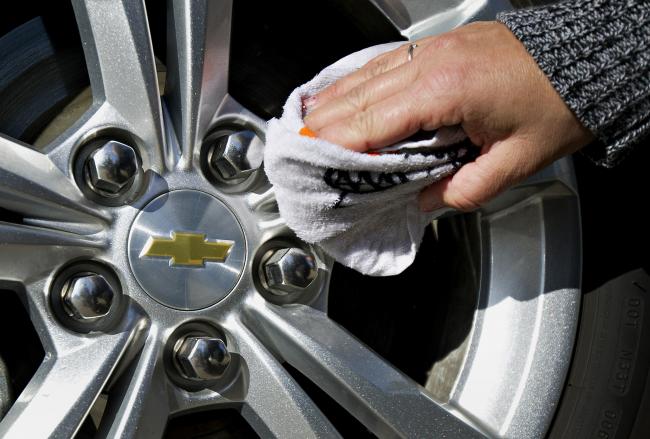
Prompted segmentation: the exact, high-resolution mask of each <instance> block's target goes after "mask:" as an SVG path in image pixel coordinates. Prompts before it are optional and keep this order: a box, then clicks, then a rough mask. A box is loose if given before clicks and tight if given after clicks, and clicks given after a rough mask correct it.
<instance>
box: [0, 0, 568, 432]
mask: <svg viewBox="0 0 650 439" xmlns="http://www.w3.org/2000/svg"><path fill="white" fill-rule="evenodd" d="M73 4H74V8H75V15H76V16H77V21H78V25H79V31H80V34H81V38H82V41H83V42H84V48H85V54H86V61H87V65H88V71H89V75H90V79H91V87H92V92H93V98H94V102H93V105H92V106H91V108H90V109H89V110H88V111H87V112H86V113H84V115H83V116H82V117H81V119H80V120H79V121H77V122H76V123H75V124H74V125H73V126H72V127H71V128H70V129H69V130H67V131H66V132H65V133H63V134H62V135H61V136H59V137H58V138H57V139H55V140H53V141H52V142H50V143H49V144H48V145H47V147H46V148H45V149H44V150H43V152H37V151H35V150H33V149H30V148H29V147H28V146H27V145H23V144H21V143H20V142H18V141H15V140H13V139H11V138H8V137H5V136H1V137H0V155H2V157H3V158H5V159H3V161H2V163H0V207H3V208H6V209H9V210H11V211H14V212H18V213H20V214H21V215H22V217H23V218H24V220H23V221H22V222H20V223H7V222H0V243H2V244H3V245H4V247H5V249H6V251H5V250H3V252H2V253H0V279H4V281H6V282H10V283H11V285H13V286H17V289H18V290H20V291H22V292H23V293H24V295H25V299H26V302H27V304H28V308H29V311H30V315H31V316H32V320H33V323H34V325H35V327H36V328H37V331H38V332H39V334H40V336H41V340H42V343H43V345H44V348H45V351H46V353H47V354H46V357H45V360H44V362H43V364H42V365H41V367H40V368H39V369H38V371H37V373H36V374H35V376H34V377H33V379H32V380H31V382H30V383H29V385H28V386H27V388H26V389H25V390H24V391H23V393H22V394H21V396H20V397H19V399H18V400H17V402H16V403H15V404H14V406H13V407H12V408H11V410H10V411H9V413H8V414H7V416H6V417H5V418H4V419H3V420H2V423H0V434H2V435H3V437H27V436H29V437H59V436H60V437H69V436H72V435H73V434H74V433H75V432H76V431H78V429H79V427H80V425H81V423H82V422H83V420H84V419H85V417H86V415H87V413H88V411H89V410H90V407H91V406H92V404H93V403H94V401H95V400H96V398H97V397H98V395H99V394H100V392H102V390H104V389H105V388H106V387H107V386H109V387H110V388H111V392H110V394H111V397H110V401H109V406H108V408H107V411H106V413H105V415H104V417H103V419H102V424H101V427H100V434H101V435H102V436H107V437H116V436H120V437H122V436H124V437H133V436H145V437H158V436H161V435H162V433H163V431H164V429H165V425H166V420H167V419H168V418H169V417H170V416H174V415H176V414H179V413H183V412H187V411H192V410H204V409H210V408H227V407H233V406H236V407H239V408H240V411H241V413H242V415H243V416H244V418H245V419H246V420H247V421H248V422H249V423H250V424H251V426H252V427H253V428H254V429H255V430H256V431H257V432H258V434H260V435H262V436H275V437H314V436H319V437H320V436H326V437H330V436H332V437H334V436H337V435H338V433H337V432H336V430H335V428H334V426H333V425H332V424H331V422H330V421H329V420H328V419H327V418H326V417H325V416H324V415H323V413H322V412H321V411H320V409H319V408H318V407H317V406H316V405H315V404H314V403H313V402H312V401H311V400H310V398H309V397H308V396H307V395H306V394H305V392H304V391H303V390H302V389H301V388H300V387H299V386H298V385H297V384H296V382H295V381H294V380H293V379H292V378H291V376H290V375H289V374H288V373H287V372H286V370H285V369H284V368H283V366H282V365H281V363H280V361H286V362H288V363H289V364H291V365H292V366H293V367H295V368H296V369H298V370H299V371H300V372H301V373H303V374H304V375H306V376H307V377H308V378H310V379H311V380H312V381H314V382H315V383H316V384H317V385H318V386H319V387H321V388H322V389H323V390H324V391H325V392H326V393H328V394H329V395H330V396H332V397H333V398H334V399H335V400H336V401H338V402H339V403H340V404H341V405H342V406H343V407H344V408H346V409H347V410H348V411H349V412H351V413H352V414H353V415H354V416H355V417H356V418H357V419H359V420H360V421H361V422H362V423H363V424H364V425H366V427H368V428H369V429H370V430H371V431H373V432H374V433H376V434H378V435H379V436H382V437H383V436H394V435H399V436H406V437H431V436H437V437H441V436H451V437H474V436H481V435H482V434H487V435H492V436H516V437H529V436H538V435H542V434H543V433H544V432H545V431H546V429H547V428H548V426H549V425H550V422H551V420H552V415H553V408H554V406H555V405H556V404H557V401H558V399H559V394H560V391H561V386H562V383H563V381H564V377H565V375H566V370H567V368H568V363H569V360H570V355H571V349H572V345H573V338H574V333H575V322H576V321H577V307H578V304H579V296H578V282H579V277H576V276H579V266H580V255H579V244H580V243H579V228H578V226H577V224H578V212H577V208H576V207H575V206H576V205H577V203H576V202H577V196H576V192H575V182H574V181H573V171H572V168H571V166H570V164H569V163H567V162H566V161H562V162H558V163H556V164H554V165H553V166H552V167H550V168H548V169H547V170H545V171H544V172H543V173H541V174H540V175H538V176H536V177H535V178H533V179H531V180H530V181H528V182H526V183H525V184H523V185H521V186H520V187H519V188H517V189H516V190H513V191H511V192H509V193H508V194H506V195H505V196H503V197H500V198H499V199H498V200H495V202H494V203H492V204H491V205H490V206H488V207H487V208H486V209H485V210H484V211H483V212H482V213H481V214H480V224H481V227H480V229H481V235H480V236H481V242H482V243H483V247H482V251H483V252H484V254H483V255H482V259H481V260H482V261H487V260H491V261H492V263H491V264H483V265H482V266H481V289H480V295H479V297H480V300H479V303H478V305H477V308H478V310H477V313H476V316H475V319H474V326H473V329H472V332H471V334H470V337H469V339H468V340H467V342H466V344H465V345H464V347H463V349H462V350H461V351H459V352H458V358H460V361H458V359H456V360H455V361H456V363H457V364H458V366H456V371H455V375H456V378H455V380H454V382H453V385H452V386H450V388H449V389H448V394H447V396H446V397H444V398H442V399H444V401H443V403H442V404H441V403H438V402H436V401H434V399H433V398H432V397H431V396H430V394H429V393H428V392H427V391H425V390H424V389H423V388H422V387H421V386H419V385H417V384H416V383H414V382H413V381H411V380H410V379H409V378H407V377H405V376H404V375H403V374H402V373H400V372H399V371H397V370H396V369H394V368H393V367H392V366H390V365H389V364H387V363H386V362H385V361H384V360H383V359H381V358H380V357H379V356H377V355H376V354H375V353H373V352H372V351H371V350H370V349H368V348H366V347H365V346H364V345H363V344H362V343H360V342H359V341H357V340H356V339H355V338H354V337H352V336H350V335H349V334H348V333H347V332H346V331H345V330H344V329H342V328H341V327H340V326H339V325H337V324H336V323H334V322H333V321H331V320H330V319H329V318H328V317H327V315H326V304H327V286H328V280H329V275H330V271H331V267H332V261H331V260H329V259H328V258H327V257H326V256H325V255H324V254H323V253H322V252H321V251H320V250H319V249H318V248H308V250H309V251H311V252H312V253H313V254H314V256H315V257H316V259H317V262H318V269H319V275H318V277H317V280H318V282H316V283H315V284H314V285H312V286H311V287H310V290H309V291H308V292H306V293H302V294H299V295H289V297H284V296H282V297H274V296H273V294H269V292H268V291H264V287H263V285H262V286H260V282H259V274H258V267H257V264H259V261H260V260H261V258H262V255H260V252H262V253H263V250H266V247H268V245H269V243H278V245H280V244H282V245H293V246H303V247H305V248H307V247H306V246H304V244H301V243H298V242H297V241H296V240H295V239H294V238H293V236H292V234H291V232H290V231H289V230H288V229H287V228H286V226H285V225H284V223H283V221H282V219H281V218H280V217H279V215H278V214H277V213H276V212H275V211H274V209H272V208H269V206H270V205H272V204H273V189H272V188H271V187H270V186H269V185H268V183H266V182H265V180H264V177H263V173H262V172H261V171H259V172H256V173H254V175H252V176H249V177H247V178H246V179H245V181H243V182H239V183H237V184H236V185H234V186H233V187H224V186H223V185H219V184H214V180H213V179H211V178H209V176H208V175H206V171H205V165H204V162H205V154H206V152H205V147H204V146H203V145H204V139H206V138H207V137H208V136H209V135H210V134H211V133H212V132H214V130H215V129H217V128H220V127H224V126H231V125H233V124H235V125H237V126H239V127H244V128H247V129H251V130H253V131H255V132H256V133H258V134H259V135H260V136H261V137H262V138H263V134H264V127H265V123H264V121H263V120H261V119H260V118H258V117H257V116H255V115H254V114H252V113H251V112H250V111H248V110H246V109H245V108H243V107H242V106H241V105H240V104H239V103H237V102H236V101H235V100H234V99H233V98H232V97H230V96H229V95H228V90H227V83H228V81H227V72H228V59H229V53H228V51H229V35H230V16H231V9H232V4H231V2H229V1H226V2H181V1H178V2H170V8H171V9H170V17H171V18H170V20H169V22H168V33H169V35H170V36H171V38H170V39H169V41H170V43H169V47H168V51H169V53H168V78H167V82H168V87H167V91H166V98H165V100H164V102H162V103H161V100H160V98H159V96H160V92H159V89H158V81H157V78H156V69H155V60H154V57H153V52H152V49H151V38H150V35H149V31H148V24H147V18H146V13H145V10H144V6H143V4H142V2H137V1H120V2H104V1H101V0H85V1H82V0H79V1H73ZM377 6H378V7H379V8H380V10H382V12H384V13H385V15H386V16H387V17H388V18H389V19H391V21H393V23H395V25H396V26H397V27H398V28H399V29H400V30H401V31H402V33H403V34H404V35H405V36H407V37H414V36H419V35H422V34H426V33H431V32H433V31H436V32H439V31H442V30H446V28H445V26H447V28H449V27H452V26H455V25H457V24H460V23H462V22H464V21H467V20H469V19H470V18H473V17H476V16H477V15H480V14H484V15H487V16H489V15H490V14H492V13H493V12H494V9H493V8H494V5H493V4H483V3H481V4H480V5H479V7H477V8H476V9H467V8H463V7H462V6H463V5H462V4H459V5H456V7H454V8H448V9H444V10H441V9H440V7H438V9H435V8H434V9H432V10H427V11H423V10H419V12H418V13H419V14H420V15H421V16H422V18H421V19H420V18H418V16H417V15H412V19H411V21H408V22H406V21H404V20H403V18H399V17H398V18H395V17H396V16H395V9H394V8H388V7H387V6H385V5H383V2H377ZM403 7H404V8H406V9H407V10H408V9H409V7H410V6H409V2H404V3H403ZM398 12H399V8H398ZM445 14H447V15H445ZM445 17H446V18H445ZM400 20H401V21H400ZM107 23H110V26H108V25H107ZM445 23H446V24H445ZM115 136H122V137H126V138H128V140H129V141H130V142H131V143H132V144H133V145H134V146H135V147H136V148H137V150H138V152H139V154H140V157H141V161H142V169H143V177H142V184H141V185H140V187H139V189H138V190H137V191H135V192H134V193H133V194H132V195H133V196H132V197H131V198H129V199H128V200H126V201H127V202H126V204H122V205H119V206H106V205H101V204H98V203H96V202H94V201H93V200H92V199H88V197H87V196H85V195H84V192H83V190H82V189H81V188H80V187H79V178H78V175H77V174H76V171H75V166H76V165H75V163H76V162H77V161H78V157H79V154H80V151H82V150H83V149H84V148H85V147H86V145H88V144H89V143H91V142H93V141H95V140H96V139H100V138H103V137H115ZM174 191H195V192H201V193H205V194H210V195H211V196H213V197H215V198H217V199H218V200H220V201H221V202H222V203H223V204H224V205H226V206H228V208H229V209H230V210H231V211H233V212H234V214H235V216H236V217H237V219H238V221H239V224H240V225H241V228H242V230H243V233H244V235H245V245H246V250H245V256H244V258H245V263H244V264H243V268H242V270H241V275H240V277H239V280H238V281H237V283H236V285H235V286H234V288H233V289H232V290H231V291H229V292H228V293H227V294H226V295H225V296H224V297H223V298H222V299H221V300H219V301H218V303H216V304H209V305H207V306H205V307H199V308H200V309H195V310H192V311H182V310H179V309H175V308H173V307H167V306H165V305H163V304H161V303H159V301H156V300H155V299H153V298H152V297H151V295H150V294H148V293H147V292H145V291H144V290H143V288H142V286H141V283H140V282H138V279H137V278H136V276H135V275H134V274H133V270H132V269H131V266H130V263H129V259H128V252H127V243H128V241H129V234H130V233H131V232H132V230H133V224H134V222H135V221H136V218H137V217H138V215H139V214H140V212H141V210H142V209H143V208H145V206H147V205H148V204H149V203H150V202H151V201H152V200H154V199H155V198H156V197H160V196H162V195H164V194H168V193H173V192H174ZM540 218H541V220H540ZM558 218H560V219H559V220H558ZM565 223H566V224H570V225H571V226H570V227H568V228H567V227H564V224H565ZM531 224H535V225H536V226H535V227H532V229H531V227H524V228H521V226H522V225H529V226H530V225H531ZM518 227H519V228H518ZM531 230H533V232H534V233H531ZM508 231H510V232H508ZM512 231H515V233H514V234H513V233H511V232H512ZM517 231H519V232H520V233H516V232H517ZM217 238H218V237H217ZM513 242H514V243H515V245H513ZM531 242H534V243H536V247H535V248H533V249H531V248H530V243H531ZM540 243H541V244H540ZM265 246H266V247H265ZM495 255H497V256H499V255H500V256H501V257H500V258H499V257H497V258H495ZM549 255H551V256H552V257H554V258H558V259H559V260H562V261H563V262H564V263H563V264H555V265H554V262H553V261H552V260H550V261H549V260H548V259H547V258H546V257H548V256H549ZM83 260H92V261H98V262H100V263H103V264H105V265H106V266H108V267H110V268H111V269H112V270H114V271H115V274H116V275H117V277H118V278H119V281H120V283H121V288H122V290H123V292H124V296H125V298H126V299H127V300H125V301H124V302H125V303H126V304H125V305H124V306H123V307H122V308H121V309H120V312H119V314H118V318H116V321H115V322H113V323H112V324H111V327H110V330H100V331H91V332H88V333H83V332H77V331H74V330H71V329H73V328H71V327H70V326H66V325H65V324H62V322H61V321H60V319H57V317H55V316H54V315H53V313H52V312H51V311H50V309H51V301H52V295H53V294H57V292H56V291H54V292H53V290H52V285H53V284H54V283H55V282H54V281H55V279H56V277H57V275H58V274H59V273H60V272H61V271H62V270H63V269H64V268H65V267H67V266H69V265H70V264H71V263H73V262H75V261H83ZM516 263H519V264H525V266H527V267H534V268H535V270H536V272H535V273H536V275H535V276H531V275H530V273H528V274H526V275H521V276H519V277H517V276H504V275H502V273H504V272H505V271H506V269H507V267H512V266H514V264H516ZM519 273H521V271H519ZM533 277H535V279H534V281H531V279H532V278H533ZM4 281H3V282H4ZM551 293H552V294H551ZM513 297H514V298H516V301H515V302H513V301H512V300H511V299H512V298H513ZM287 303H292V304H293V305H292V306H282V305H284V304H287ZM550 316H554V317H553V318H550ZM506 321H507V322H513V323H512V325H510V326H508V325H504V324H502V323H500V322H506ZM192 322H203V323H205V324H208V325H210V326H211V327H213V328H216V329H217V330H218V331H219V332H220V334H219V335H220V336H221V337H223V338H224V341H225V342H226V344H227V346H228V350H229V351H230V353H231V355H232V356H233V358H234V360H233V362H232V364H231V365H230V366H229V369H228V370H229V372H228V373H227V374H226V375H225V376H224V377H222V378H220V379H219V380H218V381H217V382H215V383H211V386H210V387H209V388H192V386H191V383H184V382H183V381H182V378H180V379H179V378H178V377H177V376H175V375H174V374H173V372H170V370H171V369H172V368H171V366H170V360H169V355H170V340H172V339H174V337H176V335H177V331H179V328H181V329H183V328H186V327H188V325H192V324H193V323H192ZM203 323H202V324H203ZM524 323H525V324H524ZM526 328H528V330H526ZM495 354H496V355H495ZM540 357H544V358H541V359H540ZM450 361H451V359H450ZM440 366H443V365H442V364H441V365H440ZM505 369H510V370H509V373H504V370H505ZM549 372H550V373H551V374H552V375H553V379H552V380H550V381H549V380H548V376H547V374H548V373H549ZM549 382H550V384H549ZM185 384H187V385H185ZM199 387H200V386H199ZM51 395H57V396H56V398H52V397H51ZM540 407H541V408H540ZM36 419H38V420H39V421H38V423H36V422H35V420H36Z"/></svg>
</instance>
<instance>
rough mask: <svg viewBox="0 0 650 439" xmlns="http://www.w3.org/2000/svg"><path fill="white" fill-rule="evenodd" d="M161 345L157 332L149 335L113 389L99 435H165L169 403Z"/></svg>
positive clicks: (135, 436)
mask: <svg viewBox="0 0 650 439" xmlns="http://www.w3.org/2000/svg"><path fill="white" fill-rule="evenodd" d="M160 348H161V342H160V341H159V340H158V339H157V336H156V334H154V333H151V334H149V339H148V340H147V342H146V345H145V347H144V349H143V351H142V353H141V354H140V355H139V356H138V357H137V359H136V360H135V361H134V364H133V365H132V366H131V367H129V368H128V369H127V370H126V371H125V373H123V374H122V378H120V380H119V381H118V382H117V383H116V385H115V386H114V387H113V388H112V389H111V390H110V395H109V400H108V407H107V408H106V412H105V413H104V416H103V417H102V423H101V426H100V430H99V437H106V438H114V437H119V438H123V439H125V438H137V437H147V438H156V437H162V435H163V432H164V430H165V426H166V425H167V417H168V416H169V405H168V398H167V393H166V391H165V389H166V385H165V372H164V370H163V369H162V363H161V361H160Z"/></svg>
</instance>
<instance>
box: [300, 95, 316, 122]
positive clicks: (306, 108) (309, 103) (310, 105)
mask: <svg viewBox="0 0 650 439" xmlns="http://www.w3.org/2000/svg"><path fill="white" fill-rule="evenodd" d="M315 103H316V96H309V97H307V98H303V99H302V117H303V119H304V118H305V116H307V115H308V114H309V113H310V112H311V111H312V110H313V109H314V104H315Z"/></svg>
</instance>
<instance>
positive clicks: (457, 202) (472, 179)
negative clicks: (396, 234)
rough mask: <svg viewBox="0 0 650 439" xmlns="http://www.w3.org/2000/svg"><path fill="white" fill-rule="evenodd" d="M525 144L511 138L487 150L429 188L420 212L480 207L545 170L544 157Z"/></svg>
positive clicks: (423, 194)
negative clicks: (444, 207)
mask: <svg viewBox="0 0 650 439" xmlns="http://www.w3.org/2000/svg"><path fill="white" fill-rule="evenodd" d="M530 149H531V148H528V144H527V142H525V141H520V140H514V139H508V140H504V141H500V142H496V143H494V144H493V145H491V147H484V148H483V151H481V155H480V156H479V157H478V158H477V159H476V160H475V161H473V162H470V163H468V164H466V165H464V166H463V167H461V168H460V169H459V170H458V172H457V173H456V174H454V175H453V176H451V177H449V178H446V179H444V180H441V181H439V182H437V183H434V184H433V185H431V186H429V187H427V188H425V189H424V190H423V191H422V192H421V193H420V197H419V205H420V209H421V210H423V211H432V210H435V209H438V208H440V207H443V206H449V207H452V208H454V209H458V210H461V211H471V210H475V209H477V208H479V207H480V206H482V205H483V204H485V203H486V202H488V201H489V200H491V199H492V198H494V197H495V196H497V195H498V194H500V193H501V192H503V191H504V190H506V189H508V188H509V187H510V186H512V185H515V184H517V183H519V182H520V181H522V180H524V179H525V178H526V177H528V176H529V175H531V174H533V173H534V172H536V171H537V170H538V169H541V168H542V167H543V166H544V164H543V163H540V161H541V158H539V159H535V158H534V157H531V154H530V153H529V152H526V150H528V151H530Z"/></svg>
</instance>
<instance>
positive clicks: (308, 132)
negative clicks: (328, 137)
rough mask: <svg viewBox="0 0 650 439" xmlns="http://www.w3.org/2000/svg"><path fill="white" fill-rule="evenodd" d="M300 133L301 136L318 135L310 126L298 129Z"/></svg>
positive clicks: (314, 136)
mask: <svg viewBox="0 0 650 439" xmlns="http://www.w3.org/2000/svg"><path fill="white" fill-rule="evenodd" d="M298 134H300V135H301V136H305V137H313V138H316V137H317V136H316V133H315V132H313V131H312V130H310V129H309V128H307V127H302V128H300V131H298Z"/></svg>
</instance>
